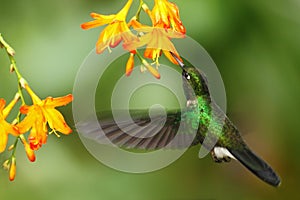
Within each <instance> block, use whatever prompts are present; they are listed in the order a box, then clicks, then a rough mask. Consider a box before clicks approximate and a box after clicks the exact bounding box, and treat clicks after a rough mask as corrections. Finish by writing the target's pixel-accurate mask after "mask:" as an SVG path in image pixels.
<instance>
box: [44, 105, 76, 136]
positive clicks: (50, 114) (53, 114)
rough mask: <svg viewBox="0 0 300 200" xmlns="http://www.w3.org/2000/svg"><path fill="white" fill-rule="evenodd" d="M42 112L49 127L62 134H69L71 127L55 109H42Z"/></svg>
mask: <svg viewBox="0 0 300 200" xmlns="http://www.w3.org/2000/svg"><path fill="white" fill-rule="evenodd" d="M43 114H44V116H45V118H46V120H47V122H48V124H49V127H50V128H51V129H53V130H56V131H59V132H61V133H63V134H70V133H71V132H72V129H71V128H70V127H69V126H68V125H67V123H66V122H65V119H64V117H63V115H62V114H61V113H60V112H59V111H57V110H56V109H54V108H53V109H43Z"/></svg>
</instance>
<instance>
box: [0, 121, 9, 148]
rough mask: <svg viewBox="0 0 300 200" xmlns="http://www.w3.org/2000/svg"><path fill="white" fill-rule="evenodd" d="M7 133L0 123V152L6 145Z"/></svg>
mask: <svg viewBox="0 0 300 200" xmlns="http://www.w3.org/2000/svg"><path fill="white" fill-rule="evenodd" d="M7 140H8V135H7V132H6V130H5V129H4V128H3V127H2V126H1V124H0V153H2V152H3V151H4V150H5V148H6V145H7Z"/></svg>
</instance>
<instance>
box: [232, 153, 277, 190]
mask: <svg viewBox="0 0 300 200" xmlns="http://www.w3.org/2000/svg"><path fill="white" fill-rule="evenodd" d="M229 151H230V153H232V155H233V156H234V157H235V158H236V159H237V160H239V161H240V162H241V163H242V164H243V165H244V166H245V167H246V168H248V169H249V170H250V171H251V172H253V173H254V174H255V175H256V176H257V177H258V178H260V179H261V180H263V181H265V182H266V183H268V184H270V185H272V186H276V187H277V186H279V185H280V178H279V176H278V175H277V174H276V173H275V172H274V170H273V169H272V168H271V167H270V166H269V165H268V164H267V163H266V162H265V161H263V160H262V159H261V158H259V157H258V156H256V155H255V154H254V153H253V152H252V151H251V150H250V149H248V148H244V149H242V150H235V149H234V150H229Z"/></svg>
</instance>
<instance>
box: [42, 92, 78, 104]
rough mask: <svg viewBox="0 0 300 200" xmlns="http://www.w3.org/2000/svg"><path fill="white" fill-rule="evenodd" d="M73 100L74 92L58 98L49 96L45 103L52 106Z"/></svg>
mask: <svg viewBox="0 0 300 200" xmlns="http://www.w3.org/2000/svg"><path fill="white" fill-rule="evenodd" d="M71 101H73V95H72V94H68V95H66V96H64V97H56V98H53V97H47V98H46V99H45V105H46V106H50V107H57V106H65V105H67V104H68V103H70V102H71Z"/></svg>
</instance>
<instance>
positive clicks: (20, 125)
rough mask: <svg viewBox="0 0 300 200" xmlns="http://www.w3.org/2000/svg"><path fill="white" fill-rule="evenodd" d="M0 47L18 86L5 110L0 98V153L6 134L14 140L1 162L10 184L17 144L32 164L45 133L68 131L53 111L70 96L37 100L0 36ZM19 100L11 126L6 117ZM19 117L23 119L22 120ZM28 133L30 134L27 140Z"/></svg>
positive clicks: (13, 53) (65, 132)
mask: <svg viewBox="0 0 300 200" xmlns="http://www.w3.org/2000/svg"><path fill="white" fill-rule="evenodd" d="M0 47H2V48H4V49H5V51H6V53H7V55H8V57H9V60H10V63H11V64H10V72H14V73H15V74H16V76H17V83H18V91H17V92H16V95H15V97H14V99H13V100H12V101H11V102H10V103H9V104H8V105H7V106H6V107H5V104H6V101H5V100H4V99H3V98H0V153H2V152H3V151H5V149H6V146H7V142H8V137H9V135H11V136H13V137H15V142H14V143H13V144H12V145H10V146H9V147H8V151H11V152H12V153H11V156H10V157H9V158H8V159H7V160H6V161H5V162H4V163H3V167H4V169H7V170H9V180H11V181H13V180H14V179H15V176H16V169H17V168H16V166H17V161H16V160H17V156H16V149H17V144H18V142H19V141H21V142H22V143H23V146H24V150H25V152H26V155H27V157H28V159H29V160H30V161H31V162H34V161H35V159H36V157H35V153H34V151H36V150H38V149H39V148H40V147H41V146H42V145H43V144H45V143H46V142H47V137H48V135H49V134H51V133H55V134H56V135H57V136H59V135H58V133H57V132H61V133H63V134H66V135H67V134H70V133H71V132H72V130H71V128H70V127H69V126H68V125H67V123H66V122H65V120H64V117H63V115H62V114H61V113H60V112H59V111H58V110H56V109H55V108H56V107H59V106H63V105H67V104H68V103H70V102H71V101H72V100H73V96H72V95H71V94H69V95H67V96H65V97H58V98H52V97H47V98H46V99H44V100H41V99H40V98H39V97H38V96H37V95H36V94H35V93H34V92H33V90H32V89H31V87H30V86H29V84H28V83H27V82H26V81H25V79H24V78H23V76H22V75H21V73H20V72H19V70H18V68H17V65H16V61H15V58H14V55H15V51H14V50H13V48H12V47H11V46H10V45H9V44H8V43H7V42H6V41H5V40H4V39H3V37H2V35H1V34H0ZM24 90H25V92H27V93H28V94H29V96H30V97H31V99H32V105H30V104H28V105H27V104H26V102H25V99H24V96H23V92H24ZM19 101H21V106H20V107H19V113H18V114H17V116H15V118H14V120H13V121H12V122H11V123H9V122H7V121H6V118H7V117H8V115H9V114H10V112H11V110H12V109H13V108H14V107H15V106H17V105H18V104H17V103H18V102H19ZM25 115H26V116H25ZM23 116H25V118H24V119H23ZM22 119H23V120H22ZM48 127H49V128H50V129H51V131H50V132H49V131H48ZM28 131H30V133H29V136H28V137H27V136H26V135H27V132H28ZM26 137H27V139H26Z"/></svg>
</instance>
